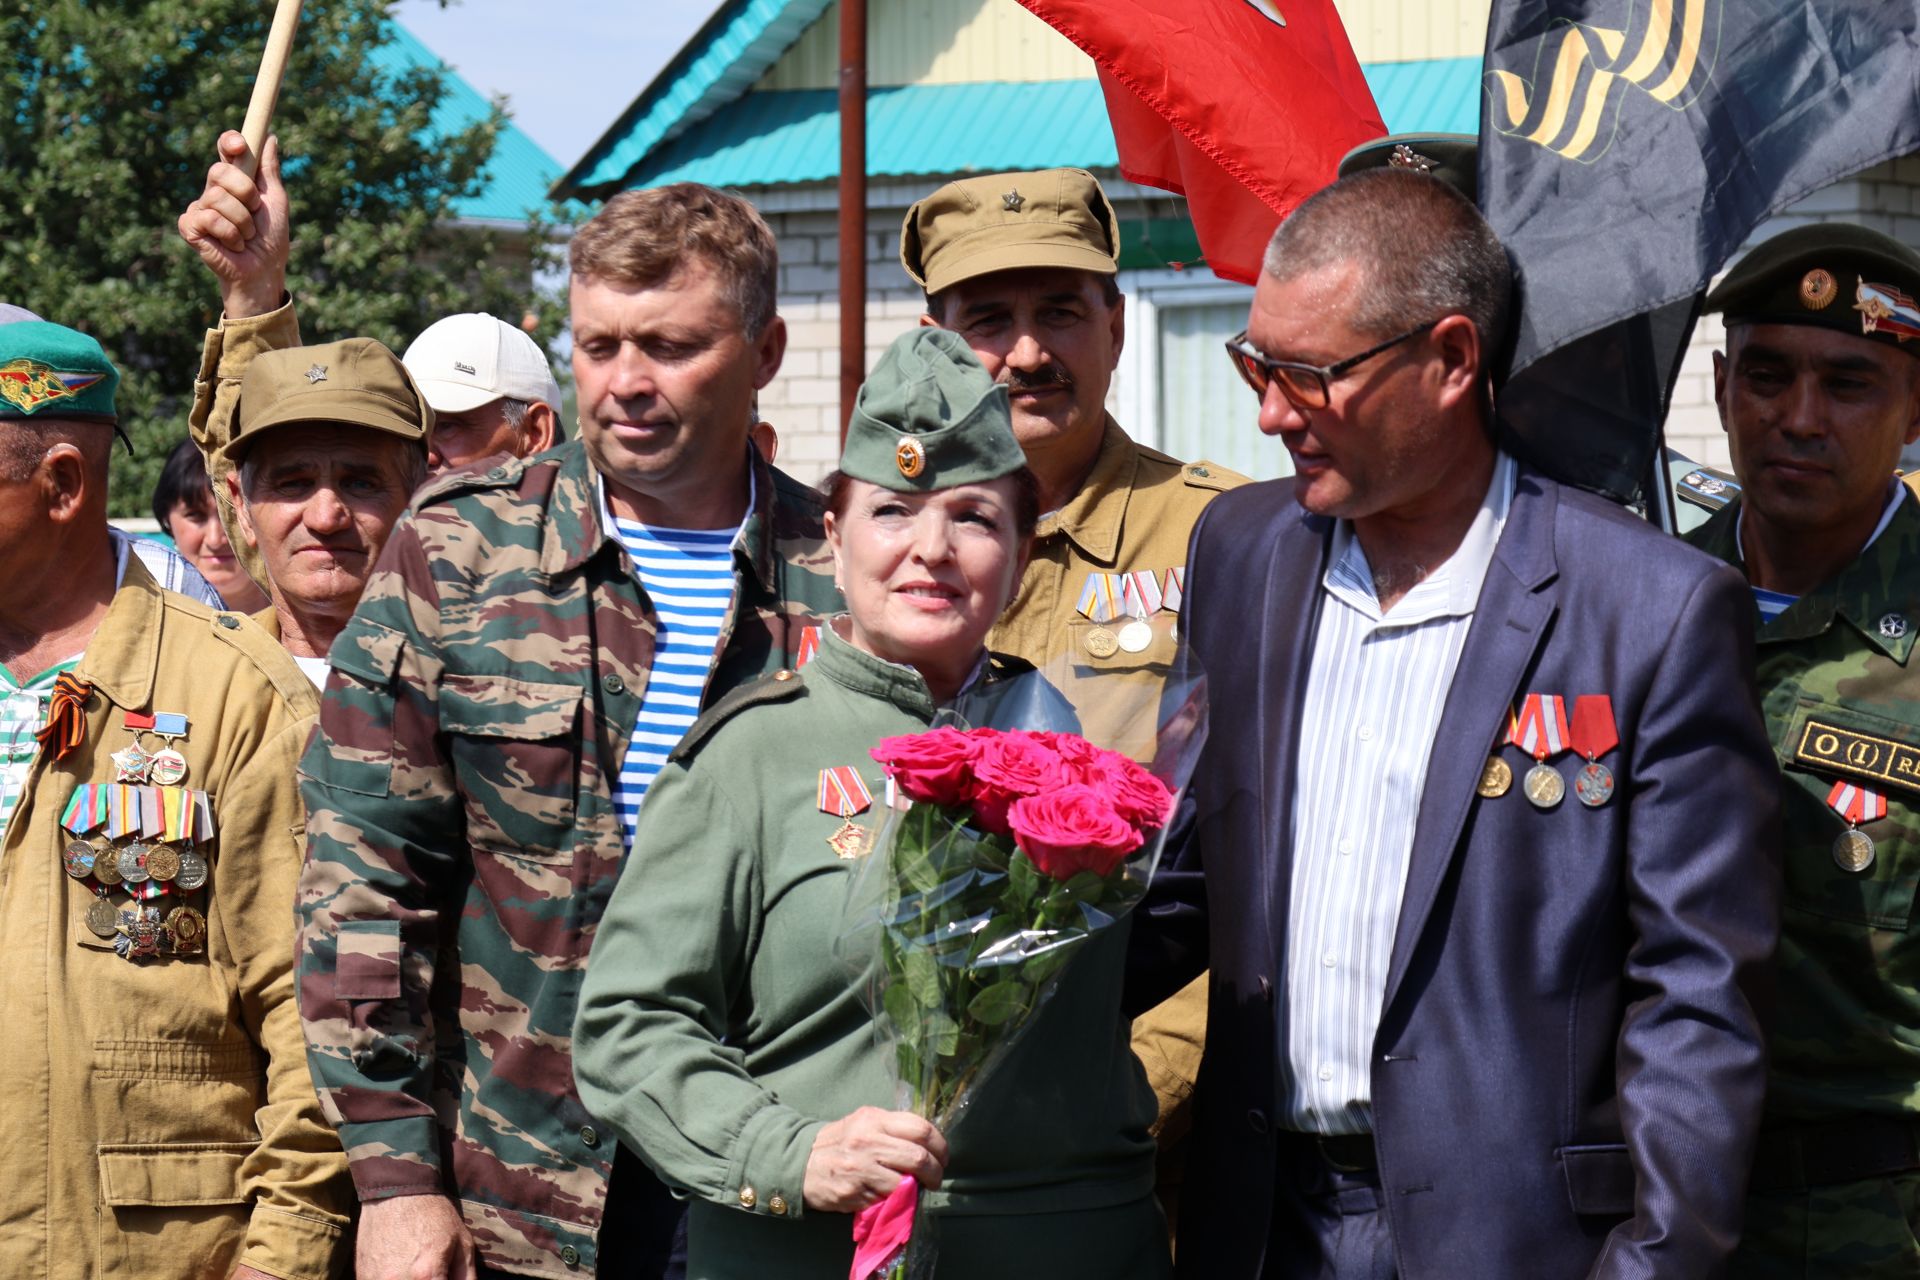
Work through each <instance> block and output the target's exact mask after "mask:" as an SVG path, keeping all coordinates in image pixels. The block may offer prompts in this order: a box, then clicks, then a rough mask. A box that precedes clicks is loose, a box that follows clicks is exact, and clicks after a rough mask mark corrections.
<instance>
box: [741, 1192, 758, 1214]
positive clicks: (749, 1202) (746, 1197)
mask: <svg viewBox="0 0 1920 1280" xmlns="http://www.w3.org/2000/svg"><path fill="white" fill-rule="evenodd" d="M759 1202H760V1197H759V1196H756V1195H754V1194H753V1188H752V1187H742V1188H740V1207H741V1208H742V1209H751V1208H753V1206H754V1205H756V1204H758V1203H759Z"/></svg>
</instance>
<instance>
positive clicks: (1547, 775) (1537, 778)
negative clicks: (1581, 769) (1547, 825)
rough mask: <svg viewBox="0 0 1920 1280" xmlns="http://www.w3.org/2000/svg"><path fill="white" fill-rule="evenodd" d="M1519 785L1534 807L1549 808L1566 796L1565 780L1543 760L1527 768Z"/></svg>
mask: <svg viewBox="0 0 1920 1280" xmlns="http://www.w3.org/2000/svg"><path fill="white" fill-rule="evenodd" d="M1521 787H1522V788H1523V789H1524V790H1525V791H1526V793H1527V799H1528V800H1530V801H1531V802H1532V803H1533V807H1534V808H1536V809H1551V808H1553V807H1554V806H1555V805H1557V804H1559V803H1560V802H1561V801H1562V800H1564V799H1566V798H1567V780H1566V779H1565V778H1563V777H1561V776H1560V771H1559V770H1558V769H1556V768H1554V767H1553V766H1552V765H1550V764H1548V763H1547V762H1546V761H1544V760H1542V761H1541V762H1540V763H1539V764H1536V765H1535V766H1533V768H1531V769H1529V770H1527V776H1526V778H1525V780H1524V781H1523V782H1522V783H1521Z"/></svg>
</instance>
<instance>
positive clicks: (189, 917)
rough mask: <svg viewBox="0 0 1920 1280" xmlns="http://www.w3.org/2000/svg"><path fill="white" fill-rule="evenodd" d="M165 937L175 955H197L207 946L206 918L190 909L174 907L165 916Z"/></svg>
mask: <svg viewBox="0 0 1920 1280" xmlns="http://www.w3.org/2000/svg"><path fill="white" fill-rule="evenodd" d="M167 937H168V938H169V939H170V940H171V941H172V943H173V950H174V954H175V955H182V956H192V955H198V954H200V952H201V951H202V950H204V949H205V948H206V945H207V918H206V917H205V916H203V915H201V914H200V913H199V912H198V911H195V910H194V909H193V908H192V907H175V908H174V909H173V910H172V912H171V913H169V914H168V916H167Z"/></svg>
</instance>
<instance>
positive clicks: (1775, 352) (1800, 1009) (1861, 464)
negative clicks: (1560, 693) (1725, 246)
mask: <svg viewBox="0 0 1920 1280" xmlns="http://www.w3.org/2000/svg"><path fill="white" fill-rule="evenodd" d="M1916 296H1920V254H1916V253H1915V252H1914V251H1913V250H1912V249H1910V248H1908V247H1906V246H1904V245H1902V244H1900V243H1898V242H1897V241H1894V240H1890V239H1888V238H1887V237H1885V236H1882V235H1879V234H1877V233H1875V232H1871V231H1867V230H1865V229H1863V228H1860V227H1851V226H1845V225H1842V224H1826V225H1819V226H1810V227H1802V228H1798V229H1796V230H1793V231H1789V232H1787V233H1786V234H1785V235H1782V236H1779V237H1777V238H1775V239H1773V240H1770V241H1768V242H1766V243H1765V244H1762V245H1761V246H1759V247H1758V248H1756V249H1755V250H1753V252H1752V253H1750V254H1749V255H1748V256H1747V257H1746V258H1745V259H1744V260H1743V261H1742V262H1741V263H1740V264H1739V265H1738V266H1737V267H1735V268H1734V269H1733V271H1732V272H1730V273H1729V274H1728V276H1727V278H1726V280H1725V281H1723V282H1722V283H1721V284H1720V286H1719V287H1718V288H1717V289H1715V291H1714V292H1713V293H1712V294H1711V295H1709V297H1708V300H1707V309H1708V310H1710V311H1721V312H1724V313H1725V314H1726V317H1727V351H1726V353H1725V355H1723V356H1716V357H1715V359H1714V387H1715V394H1716V399H1717V400H1718V402H1719V406H1720V414H1721V421H1722V422H1723V423H1724V425H1725V426H1726V429H1727V434H1728V441H1729V444H1730V446H1731V450H1732V454H1733V467H1734V471H1735V472H1736V474H1737V475H1738V477H1739V480H1740V484H1741V486H1742V488H1741V491H1740V494H1739V496H1738V497H1737V498H1736V499H1735V500H1734V501H1733V502H1732V503H1731V504H1730V505H1729V506H1728V507H1727V509H1725V510H1723V511H1721V512H1720V513H1719V514H1718V515H1716V516H1714V517H1713V519H1712V520H1710V521H1709V522H1708V523H1707V524H1705V525H1703V526H1702V527H1701V528H1700V529H1698V530H1697V531H1695V532H1694V533H1693V534H1690V535H1689V540H1690V541H1692V542H1693V543H1694V544H1695V545H1697V546H1699V547H1701V548H1702V549H1704V550H1706V551H1709V552H1712V553H1713V554H1715V555H1718V556H1720V557H1721V558H1722V559H1724V560H1726V561H1728V562H1729V563H1731V564H1734V565H1737V566H1739V567H1741V568H1742V569H1744V570H1745V572H1746V574H1747V578H1748V580H1749V582H1750V583H1751V584H1752V586H1753V588H1754V596H1755V600H1756V603H1757V607H1758V609H1759V614H1760V620H1761V626H1760V629H1759V632H1758V635H1757V637H1756V641H1757V645H1758V653H1757V664H1756V674H1757V680H1758V684H1759V689H1760V696H1761V701H1762V706H1763V709H1764V711H1765V713H1766V719H1767V727H1768V730H1769V733H1770V736H1771V737H1772V739H1773V746H1774V751H1775V754H1776V756H1777V757H1778V759H1779V762H1780V770H1781V773H1780V797H1781V820H1782V824H1783V826H1784V829H1785V836H1786V840H1785V852H1786V857H1785V867H1786V883H1785V894H1784V898H1783V901H1784V903H1785V913H1784V918H1783V920H1782V922H1781V934H1780V948H1779V951H1778V953H1777V954H1776V957H1775V968H1776V971H1777V974H1778V996H1777V1007H1776V1009H1775V1012H1774V1018H1773V1035H1772V1045H1771V1050H1772V1052H1771V1055H1770V1056H1771V1061H1770V1062H1769V1069H1768V1080H1767V1103H1766V1112H1765V1117H1764V1119H1763V1122H1762V1130H1761V1135H1760V1147H1759V1155H1758V1157H1757V1159H1756V1162H1755V1166H1754V1170H1753V1176H1752V1181H1751V1184H1750V1191H1749V1195H1748V1199H1747V1206H1746V1229H1745V1234H1744V1236H1743V1238H1742V1241H1741V1247H1740V1252H1739V1253H1738V1254H1737V1255H1736V1256H1735V1258H1734V1261H1733V1264H1732V1266H1731V1267H1730V1268H1729V1271H1728V1274H1729V1275H1732V1276H1738V1277H1740V1280H1787V1278H1788V1277H1792V1278H1793V1280H1805V1278H1812V1277H1828V1276H1831V1277H1835V1278H1836V1280H1837V1278H1839V1277H1845V1278H1846V1280H1891V1278H1892V1277H1910V1276H1914V1275H1920V1242H1916V1236H1917V1235H1920V921H1916V919H1915V917H1914V897H1915V886H1916V884H1917V883H1920V664H1916V663H1915V660H1914V652H1913V650H1914V644H1915V640H1916V638H1917V637H1920V509H1917V508H1916V506H1915V503H1914V500H1913V498H1912V496H1911V495H1909V494H1907V493H1906V491H1905V489H1904V487H1903V486H1902V485H1900V483H1899V482H1898V481H1897V480H1896V479H1894V474H1893V468H1894V463H1895V460H1896V459H1897V458H1898V456H1899V454H1900V450H1901V446H1902V445H1903V444H1910V443H1912V442H1913V441H1914V440H1915V439H1916V438H1920V314H1915V313H1914V311H1913V304H1912V303H1911V302H1910V301H1905V300H1906V299H1911V298H1913V297H1916ZM1883 305H1884V309H1883ZM1704 816H1705V817H1706V818H1707V819H1708V820H1709V821H1711V820H1712V816H1711V815H1704Z"/></svg>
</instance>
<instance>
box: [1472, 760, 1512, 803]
mask: <svg viewBox="0 0 1920 1280" xmlns="http://www.w3.org/2000/svg"><path fill="white" fill-rule="evenodd" d="M1512 786H1513V768H1512V767H1511V766H1510V765H1508V764H1507V762H1506V761H1505V760H1502V759H1501V758H1500V757H1499V756H1488V757H1487V767H1486V768H1484V769H1482V770H1481V771H1480V785H1479V786H1477V787H1475V788H1474V790H1475V791H1477V792H1479V793H1480V795H1481V796H1482V797H1483V798H1484V799H1487V800H1498V799H1499V798H1500V797H1501V796H1503V795H1505V794H1507V791H1508V790H1509V789H1510V788H1511V787H1512Z"/></svg>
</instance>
